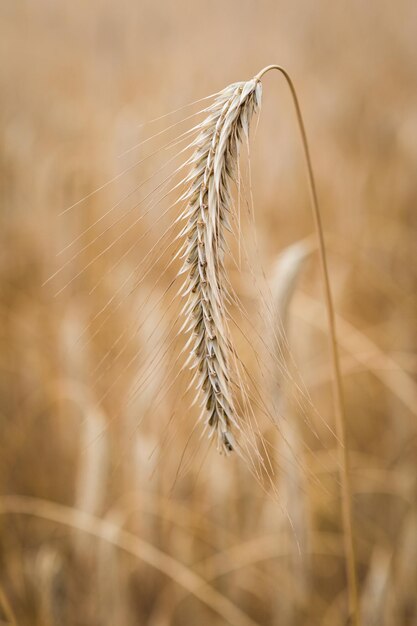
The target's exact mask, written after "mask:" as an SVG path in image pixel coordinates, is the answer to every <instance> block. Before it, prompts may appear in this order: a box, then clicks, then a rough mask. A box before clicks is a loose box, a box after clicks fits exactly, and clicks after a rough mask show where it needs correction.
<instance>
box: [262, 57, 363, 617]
mask: <svg viewBox="0 0 417 626" xmlns="http://www.w3.org/2000/svg"><path fill="white" fill-rule="evenodd" d="M270 70H278V71H279V72H281V74H283V76H284V78H285V80H286V82H287V84H288V86H289V88H290V91H291V95H292V99H293V102H294V107H295V112H296V115H297V122H298V126H299V129H300V134H301V140H302V143H303V149H304V156H305V161H306V167H307V175H308V183H309V188H310V197H311V206H312V209H313V216H314V222H315V227H316V231H317V237H318V243H319V252H320V262H321V269H322V275H323V283H324V296H325V303H326V309H327V320H328V326H329V339H330V352H331V358H332V366H333V395H334V409H335V415H336V432H337V437H338V453H339V470H340V482H341V490H342V518H343V530H344V538H345V556H346V575H347V582H348V591H349V609H350V614H351V616H352V618H353V623H354V624H355V626H361V616H360V610H359V599H358V585H357V578H356V559H355V544H354V539H353V523H352V505H351V485H350V475H349V457H348V448H347V444H346V414H345V405H344V395H343V385H342V375H341V369H340V361H339V351H338V347H337V338H336V324H335V314H334V306H333V298H332V292H331V288H330V279H329V271H328V265H327V257H326V248H325V244H324V235H323V226H322V221H321V213H320V208H319V202H318V198H317V191H316V184H315V179H314V173H313V166H312V162H311V157H310V150H309V146H308V141H307V134H306V131H305V126H304V121H303V117H302V114H301V109H300V104H299V101H298V98H297V93H296V90H295V87H294V84H293V82H292V80H291V78H290V76H289V74H288V73H287V71H286V70H285V69H283V68H282V67H281V66H279V65H268V66H267V67H265V68H264V69H263V70H261V71H260V72H259V74H257V75H256V76H255V79H256V80H261V78H262V77H263V76H264V74H266V73H267V72H269V71H270Z"/></svg>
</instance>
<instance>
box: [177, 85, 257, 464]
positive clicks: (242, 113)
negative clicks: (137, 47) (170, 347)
mask: <svg viewBox="0 0 417 626" xmlns="http://www.w3.org/2000/svg"><path fill="white" fill-rule="evenodd" d="M260 100H261V83H260V81H258V80H255V79H253V80H250V81H248V82H240V83H234V84H232V85H229V86H228V87H226V89H224V90H223V91H221V92H220V93H219V95H218V96H217V98H216V100H215V101H214V103H213V104H212V105H211V107H209V108H208V115H207V117H206V118H205V119H204V120H203V122H202V123H201V124H200V129H199V131H200V132H199V134H198V136H197V138H196V140H195V141H194V142H193V146H194V147H195V151H194V154H193V156H192V157H191V159H190V163H191V165H192V171H191V173H190V175H189V176H188V177H187V182H188V183H189V187H188V190H187V192H186V193H185V194H184V196H183V199H184V200H185V201H186V202H187V208H186V210H185V211H184V213H183V215H182V219H184V220H185V221H186V225H185V226H184V228H183V229H182V231H181V236H184V237H186V238H187V239H186V244H185V250H184V253H183V255H182V256H183V258H185V263H184V266H183V268H182V270H181V272H180V273H185V274H186V276H187V279H186V282H185V285H184V289H183V292H182V293H183V295H184V296H185V297H186V298H187V301H186V304H185V306H184V308H183V314H184V315H185V318H186V322H185V327H186V330H187V332H189V333H191V336H190V338H189V341H188V343H187V348H189V347H190V345H191V346H192V350H191V355H190V361H192V368H194V370H195V372H194V375H193V379H192V383H191V384H192V385H195V384H196V386H197V391H198V396H199V397H200V399H201V404H202V419H203V420H204V421H205V423H206V425H207V427H208V429H209V431H210V436H213V435H214V434H216V435H217V446H218V449H219V450H221V451H224V452H226V453H227V452H230V451H231V450H232V449H233V448H234V447H235V446H236V442H235V439H234V436H233V434H232V431H231V427H232V426H234V427H235V428H239V426H238V417H237V413H236V408H235V403H234V400H233V394H232V381H231V376H232V374H231V371H232V368H231V361H232V357H233V349H232V345H231V341H230V337H229V333H228V327H227V304H228V301H229V294H228V289H227V280H226V276H225V266H224V256H225V249H226V242H225V230H230V220H229V215H230V210H231V195H230V183H231V180H232V179H233V176H234V172H235V166H236V163H237V159H238V156H239V145H240V142H241V139H242V135H243V134H245V135H246V136H247V135H248V133H249V123H250V120H251V118H252V116H253V113H254V112H255V111H256V110H257V108H258V107H259V105H260Z"/></svg>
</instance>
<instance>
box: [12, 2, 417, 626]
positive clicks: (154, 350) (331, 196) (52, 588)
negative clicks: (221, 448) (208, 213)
mask: <svg viewBox="0 0 417 626" xmlns="http://www.w3.org/2000/svg"><path fill="white" fill-rule="evenodd" d="M416 24H417V6H416V5H415V3H413V2H412V1H411V0H400V1H399V2H397V3H395V5H394V3H385V2H376V1H371V2H366V3H364V2H360V1H359V0H358V1H356V0H354V1H352V2H349V3H334V2H330V1H328V0H320V2H316V3H308V2H307V1H306V0H301V1H300V2H295V3H290V2H273V1H272V0H266V1H265V2H258V3H255V2H250V1H247V0H245V1H239V2H238V1H237V0H231V1H230V2H225V1H221V2H220V0H218V1H217V0H216V1H215V2H213V3H202V2H198V1H197V2H194V3H192V4H190V3H188V2H185V1H184V0H178V1H177V2H175V3H167V2H166V3H163V2H159V3H158V2H150V1H148V0H143V1H142V0H141V1H140V2H132V1H131V0H120V1H119V2H117V3H107V2H104V0H94V2H89V3H85V2H81V0H74V1H73V2H71V3H69V2H68V3H64V2H56V1H55V0H37V1H36V2H29V1H28V0H22V1H21V2H17V1H12V0H3V1H2V2H1V4H0V48H1V53H2V54H1V57H0V58H1V62H0V93H1V100H0V133H1V135H0V136H1V142H0V146H1V147H0V208H1V214H0V220H1V224H0V239H1V241H0V272H1V276H0V285H1V287H0V288H1V301H0V315H1V326H0V327H1V331H0V341H1V353H0V367H1V382H0V420H1V436H0V444H1V445H0V450H1V453H0V624H3V623H4V624H14V625H17V624H18V625H19V626H22V625H28V626H29V625H30V626H34V625H38V624H39V625H42V626H44V625H47V626H49V625H51V626H52V625H55V624H60V625H63V626H66V625H71V626H72V625H80V626H81V625H85V626H87V625H88V626H90V625H91V626H93V625H97V626H114V625H116V624H117V625H123V626H130V625H132V626H133V625H136V624H146V625H149V626H167V625H168V624H173V625H181V626H183V625H188V624H190V625H191V624H213V625H217V624H218V625H220V624H229V623H230V624H234V625H235V626H250V625H252V626H253V625H254V624H258V625H272V624H279V625H280V626H301V625H303V626H309V625H310V624H320V625H322V626H344V625H346V624H347V605H346V602H347V593H346V576H345V559H344V540H343V533H342V523H341V507H340V484H339V472H338V469H339V467H338V456H337V445H336V444H337V441H336V437H335V435H334V427H335V418H334V412H333V405H332V401H331V397H332V394H331V378H332V374H331V369H330V363H329V356H328V346H327V326H326V314H325V309H324V306H323V297H322V282H321V277H320V268H319V258H318V252H317V247H316V244H315V239H314V236H312V235H313V231H314V225H313V221H312V218H311V212H310V209H309V200H308V186H307V184H306V181H305V171H304V165H303V156H302V151H301V147H300V141H299V136H298V132H297V127H296V124H295V116H294V111H293V109H292V104H291V98H290V97H289V94H288V91H287V89H286V87H285V85H284V83H283V82H282V81H281V80H278V77H277V76H272V75H268V76H267V77H265V79H264V80H263V83H264V98H263V105H262V112H261V115H260V119H259V124H258V123H257V120H254V121H253V123H252V131H255V130H256V133H255V132H252V133H251V142H250V144H251V147H250V168H249V161H248V158H247V156H246V155H245V154H243V155H242V159H241V163H240V164H239V166H238V180H239V181H241V182H240V184H239V185H238V187H239V188H238V189H237V190H236V189H235V190H234V191H233V197H234V202H235V209H236V212H235V213H234V215H235V216H236V219H235V220H234V222H233V220H232V223H231V228H232V230H233V229H234V230H235V232H239V233H240V232H241V233H242V237H241V240H240V243H239V241H237V238H235V239H233V238H229V239H227V237H226V239H227V246H230V248H231V250H230V252H231V258H234V259H235V261H236V262H235V263H233V262H232V261H231V260H230V259H229V260H227V259H226V261H225V268H224V273H225V276H226V277H227V280H230V284H231V291H230V293H233V294H235V295H234V297H233V298H231V301H230V302H229V304H230V315H231V316H232V318H231V319H233V321H234V327H233V328H230V332H231V336H232V338H233V346H235V347H236V354H238V355H239V359H241V361H239V364H240V365H239V368H240V369H239V372H240V375H241V376H242V380H243V379H244V383H241V382H240V381H239V384H238V385H237V387H238V388H237V389H236V388H235V389H234V390H233V394H235V396H234V397H235V402H236V406H238V407H244V408H245V410H244V411H243V413H245V420H244V422H243V424H244V426H242V428H243V431H245V436H246V437H247V438H246V440H245V441H246V442H247V447H246V451H247V452H248V454H246V455H245V454H235V453H232V454H229V455H222V454H219V453H218V452H217V451H216V445H210V442H209V441H208V440H207V437H206V435H205V434H204V433H203V428H202V424H201V422H200V421H199V420H198V416H199V412H200V411H199V408H198V406H191V404H192V399H193V397H194V395H195V390H194V388H190V387H189V384H190V379H191V373H190V371H189V369H188V367H189V366H188V365H185V358H184V355H183V353H182V349H183V347H184V344H185V342H186V341H187V337H186V336H184V333H183V332H182V326H183V321H184V320H183V319H182V316H181V310H182V308H183V306H184V300H183V299H181V298H179V297H178V295H177V292H178V290H179V289H180V287H181V285H177V284H176V283H175V282H173V279H174V278H175V276H176V274H177V272H178V270H179V269H180V266H181V263H180V262H179V261H180V260H179V259H178V258H176V257H175V255H176V253H177V252H178V250H179V247H178V245H177V237H181V228H182V227H183V225H184V224H183V222H181V221H180V219H179V216H180V215H181V211H183V210H184V208H185V207H184V205H181V204H180V203H179V204H175V202H176V200H177V199H178V197H179V195H180V193H185V192H186V189H187V187H186V186H185V187H184V184H185V183H186V182H187V181H185V183H184V184H183V183H182V182H181V181H182V180H183V179H184V178H185V177H186V176H187V175H188V174H189V172H190V167H189V166H190V165H192V163H191V161H190V163H189V164H188V167H184V168H183V167H182V164H184V162H185V161H186V159H188V158H190V157H191V155H192V150H191V152H187V150H185V148H186V147H187V145H188V144H189V143H190V141H191V140H192V139H193V138H194V137H195V136H192V134H190V135H183V133H185V132H186V131H188V130H189V129H191V128H193V127H194V126H195V125H196V124H197V123H198V121H199V120H200V121H201V118H198V116H196V117H195V118H194V117H190V118H189V119H187V120H185V121H184V122H181V120H182V119H183V118H184V117H188V116H190V115H194V113H197V112H198V111H199V110H200V109H201V108H205V107H207V106H209V105H210V102H211V101H206V100H203V101H202V102H199V103H196V104H195V105H194V106H192V107H191V108H186V109H184V110H182V111H178V112H177V113H175V114H173V115H172V116H170V117H167V118H165V117H164V118H162V119H160V120H157V121H155V122H154V123H152V124H146V125H144V126H140V125H141V124H144V123H145V122H146V121H148V120H151V119H153V118H156V117H159V116H162V115H164V114H165V113H167V112H169V111H172V110H174V109H177V108H180V107H183V106H184V105H186V104H188V103H191V102H193V101H196V100H199V99H200V98H203V97H204V96H206V95H207V94H213V93H214V92H218V91H220V90H221V89H223V88H224V87H225V86H226V85H228V84H230V83H232V82H234V81H238V80H248V79H249V78H250V77H252V76H253V75H254V74H255V73H256V72H257V71H258V70H259V69H260V68H261V67H263V66H265V65H267V64H268V63H271V62H272V63H275V62H277V63H280V64H281V65H283V66H285V67H286V68H287V69H289V71H290V72H291V74H292V76H293V78H294V80H295V83H296V85H297V88H298V91H299V96H300V100H301V103H302V107H303V111H304V114H305V121H306V126H307V130H308V133H309V137H310V143H311V152H312V157H313V161H314V166H315V171H316V178H317V186H318V193H319V197H320V200H321V204H322V207H323V220H324V225H325V230H326V242H327V247H328V257H329V266H330V273H331V281H332V286H333V290H334V295H335V306H336V311H337V327H338V335H339V343H340V348H341V364H342V370H343V378H344V385H345V393H346V412H347V419H348V441H349V450H350V457H351V480H352V491H353V495H352V508H353V519H354V528H355V535H356V544H357V545H356V548H357V573H358V579H359V599H360V606H361V612H362V617H363V624H365V625H367V626H368V625H375V626H376V625H378V626H415V625H416V624H417V600H416V589H417V567H416V563H417V472H416V470H417V460H416V459H417V437H416V433H417V426H416V424H417V382H416V375H417V354H416V325H415V317H416V315H415V313H416V293H415V287H416V279H417V276H416V267H417V266H416V254H415V248H416V245H415V242H416V210H415V205H416V203H417V179H416V174H415V173H416V170H417V93H416V91H417V90H416V87H415V76H416V72H417V53H416V51H415V28H416ZM171 125H172V128H168V127H170V126H171ZM255 127H256V129H255ZM167 128H168V130H166V132H165V129H167ZM162 131H164V132H162ZM159 133H160V134H159ZM152 135H156V136H155V137H154V138H153V139H151V140H149V141H147V140H148V138H149V137H151V136H152ZM177 138H179V139H180V142H179V143H177V141H176V139H177ZM170 142H171V143H170ZM243 144H245V142H243ZM194 147H195V146H194ZM131 148H133V149H131ZM183 150H184V152H182V151H183ZM245 151H246V150H245V149H243V152H244V153H245ZM249 170H250V174H249ZM121 172H123V174H122V175H121V174H120V173H121ZM196 173H198V172H194V174H196ZM107 182H108V184H105V183H107ZM188 182H189V181H188ZM139 185H140V187H139ZM175 185H178V189H177V190H175V191H174V192H172V193H171V192H170V190H171V188H172V187H173V186H175ZM95 189H99V191H97V193H94V194H91V192H92V191H93V190H95ZM151 192H153V193H152V194H151ZM176 192H177V193H176ZM239 192H240V193H239ZM150 194H151V195H150ZM252 196H253V207H252V204H251V198H252ZM82 198H84V200H83V201H82V202H79V201H80V200H81V199H82ZM155 200H156V202H155ZM74 203H76V204H75V205H74ZM73 205H74V206H73ZM69 207H72V208H70V209H69ZM252 208H253V211H252ZM66 209H69V210H66ZM64 211H65V212H64ZM62 212H64V213H63V214H62V215H59V214H61V213H62ZM175 220H178V221H175ZM227 246H226V248H227ZM188 252H189V253H190V249H189V250H188ZM192 252H193V251H192V250H191V253H192ZM57 254H58V256H56V255H57ZM262 267H263V268H264V269H265V273H266V279H267V280H265V277H264V276H263V273H262V269H261V268H262ZM222 271H223V268H222ZM56 272H57V274H56V275H54V274H55V273H56ZM51 276H53V279H52V280H50V281H49V282H47V283H46V284H45V285H43V284H44V282H45V281H47V279H48V278H49V277H51ZM268 285H269V286H268ZM232 286H233V290H232ZM223 321H224V320H223ZM231 326H232V323H231ZM283 329H284V330H285V333H283V332H282V330H283ZM231 354H232V355H234V351H232V352H231ZM199 356H200V357H201V354H200V355H199ZM226 391H227V394H229V393H232V391H231V390H229V389H228V390H226ZM212 401H213V400H210V402H212ZM217 408H218V407H217ZM245 428H246V430H245ZM223 443H224V440H223ZM226 447H228V446H226Z"/></svg>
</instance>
